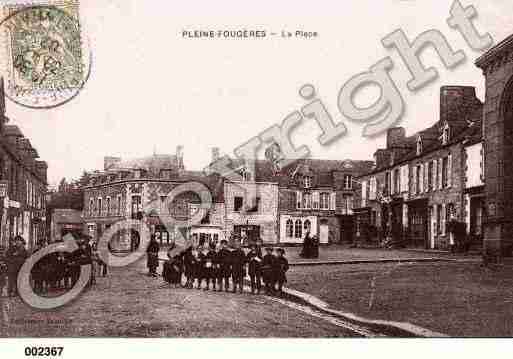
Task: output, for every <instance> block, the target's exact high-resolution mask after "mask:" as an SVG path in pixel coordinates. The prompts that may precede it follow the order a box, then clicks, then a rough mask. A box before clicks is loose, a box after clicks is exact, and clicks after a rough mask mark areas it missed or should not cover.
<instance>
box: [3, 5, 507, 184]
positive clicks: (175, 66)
mask: <svg viewBox="0 0 513 359" xmlns="http://www.w3.org/2000/svg"><path fill="white" fill-rule="evenodd" d="M10 2H12V1H10ZM1 3H6V1H1ZM451 3H452V1H447V0H445V1H442V0H436V1H434V0H409V1H407V0H403V1H399V0H381V1H375V0H358V1H336V2H335V1H327V0H320V1H315V2H314V1H303V0H301V1H298V0H295V1H288V0H287V1H276V0H275V1H271V0H260V1H258V2H242V1H227V0H220V1H215V2H213V1H187V2H185V1H156V0H152V1H150V0H110V1H109V0H103V1H87V2H86V1H82V2H81V6H80V21H81V26H82V31H83V36H85V37H87V39H88V43H89V46H90V48H91V52H92V68H91V75H90V77H89V79H88V81H87V83H86V84H85V86H84V88H83V89H82V91H81V92H80V93H79V95H78V96H77V97H76V98H75V99H73V100H72V101H71V102H69V103H66V104H64V105H62V106H59V107H57V108H54V109H50V110H42V109H35V110H34V109H28V108H25V107H21V106H19V105H17V104H14V103H12V102H9V101H8V102H7V115H8V117H9V118H10V119H11V124H16V125H18V126H19V127H20V128H21V129H22V131H23V132H24V133H25V135H26V136H27V137H28V138H30V140H31V142H32V145H33V146H34V147H36V149H37V150H38V152H39V155H40V157H41V159H43V160H45V161H47V162H48V164H49V169H48V171H49V172H48V175H49V181H50V183H56V182H58V181H59V180H60V179H61V178H62V177H66V178H68V179H71V178H78V177H79V176H80V174H81V173H82V171H83V170H88V171H90V170H95V169H100V170H101V169H102V168H103V157H104V156H120V157H123V158H130V157H140V156H147V155H151V154H152V153H153V152H154V151H156V152H157V153H174V152H175V149H176V146H178V145H182V146H184V161H185V166H186V167H187V169H191V170H198V169H202V168H203V167H205V166H206V165H207V163H208V161H209V160H210V158H211V148H212V147H219V148H220V149H221V152H222V153H225V154H232V153H233V150H234V149H235V148H236V147H238V146H239V145H241V144H243V143H245V142H247V141H248V140H249V139H251V138H252V137H253V136H257V135H258V134H259V133H260V132H262V131H263V130H265V129H266V128H268V127H270V126H272V125H274V124H279V123H281V121H282V120H283V119H284V118H285V117H286V116H287V115H288V114H290V113H292V112H294V111H297V110H299V109H300V108H301V107H302V106H304V105H305V104H306V102H305V100H303V99H302V98H301V97H299V95H298V90H299V88H300V87H301V86H302V85H303V84H306V83H311V84H313V85H314V86H315V88H316V90H317V93H318V95H319V98H320V99H321V100H322V101H323V103H324V104H325V105H326V107H327V108H328V110H329V111H330V113H331V114H332V116H333V119H334V121H336V122H340V121H342V122H344V123H345V124H346V126H347V127H348V133H347V134H346V135H344V136H343V137H341V138H340V139H338V140H336V141H334V142H333V143H332V144H330V145H329V146H321V145H320V144H319V143H318V142H317V137H318V136H319V135H320V133H321V131H320V129H319V127H318V126H317V125H316V123H315V122H313V121H312V120H307V121H304V122H303V123H302V124H301V126H299V127H298V128H297V129H296V130H295V131H294V132H293V134H292V141H293V142H294V143H295V144H296V146H300V145H303V144H305V145H307V146H308V147H309V148H310V150H311V152H312V157H315V158H326V159H340V160H342V159H361V160H369V159H372V154H373V153H374V151H375V150H376V149H377V148H378V147H381V146H384V144H385V138H384V136H378V137H376V138H372V139H369V138H364V137H362V135H361V131H362V129H363V124H362V123H355V122H350V121H348V120H347V119H345V118H343V116H342V115H341V113H340V112H339V111H338V109H337V96H338V93H339V90H340V88H341V87H342V86H343V85H344V83H345V82H346V81H347V80H348V79H350V78H351V77H353V76H354V75H356V74H358V73H360V72H363V71H367V70H368V69H369V67H370V66H372V65H373V64H375V63H376V62H378V61H380V60H381V59H382V58H384V57H386V56H390V57H391V58H392V60H393V61H394V63H395V67H394V69H393V70H392V73H391V74H392V77H393V79H394V81H395V83H396V85H397V87H398V89H399V90H400V92H401V94H402V97H403V99H404V102H405V105H406V112H405V114H404V116H403V118H402V120H401V122H400V123H399V124H398V125H400V126H403V127H405V128H406V131H407V134H412V133H414V132H415V131H418V130H421V129H423V128H425V127H427V126H430V125H431V124H433V123H434V122H435V121H437V120H438V116H439V108H438V103H439V88H440V86H443V85H469V86H475V87H476V88H477V93H478V96H479V97H480V98H481V99H483V98H484V78H483V76H482V74H481V70H480V69H478V68H477V67H475V65H474V60H475V59H476V58H477V57H478V56H479V55H480V53H478V52H474V51H472V50H471V49H470V48H469V47H468V45H467V44H466V43H465V41H464V40H463V38H462V36H461V35H460V34H459V32H457V31H455V30H452V29H450V28H449V27H448V25H447V24H446V20H447V18H448V17H449V16H450V14H449V10H450V6H451ZM462 4H463V5H464V6H468V5H474V6H475V8H476V10H477V12H478V17H477V18H476V19H475V21H474V23H475V25H476V27H477V29H478V30H479V31H480V32H481V33H485V32H488V33H490V35H491V36H492V38H493V39H494V40H495V42H496V43H497V42H499V41H500V40H502V39H504V38H505V37H507V36H508V35H510V34H513V21H512V15H511V14H513V2H511V1H503V0H470V1H469V0H464V1H462ZM398 28H401V29H402V30H403V31H404V32H405V33H406V35H407V36H408V37H409V38H410V39H411V40H412V39H413V38H415V37H416V36H417V35H418V34H420V33H422V32H424V31H426V30H429V29H437V30H439V31H441V32H442V33H443V34H444V35H445V36H446V38H447V39H448V40H449V42H450V44H451V46H452V47H453V49H455V50H459V49H461V50H463V51H464V53H465V54H466V57H467V61H466V62H465V63H463V64H461V65H459V66H457V67H456V68H454V69H451V70H447V69H445V68H444V66H443V64H442V62H441V61H440V60H439V59H438V57H437V56H436V55H435V52H434V51H433V50H431V49H426V50H425V51H424V52H423V53H422V56H421V58H422V59H423V61H424V62H425V64H426V65H428V66H435V67H436V68H437V70H438V72H439V79H438V80H436V81H434V82H432V83H431V84H429V85H428V86H426V87H425V88H423V89H422V90H420V91H417V92H410V91H409V90H408V89H407V87H406V82H407V81H408V80H409V78H410V76H409V73H408V71H407V69H406V67H405V66H404V64H403V63H402V61H401V59H400V57H399V55H398V54H397V53H396V52H394V51H393V50H388V49H385V48H384V47H383V46H382V45H381V39H382V38H383V37H385V36H386V35H388V34H389V33H391V32H392V31H394V30H396V29H398ZM220 29H223V30H224V29H228V30H231V29H248V30H251V29H255V30H267V31H273V32H276V33H281V31H282V30H286V31H296V30H304V31H315V32H317V33H318V34H319V36H318V37H316V38H314V39H301V38H292V39H285V38H281V37H279V36H277V37H273V38H267V39H263V40H262V39H245V40H237V39H228V40H227V39H188V38H183V37H182V31H183V30H220ZM377 96H379V91H378V90H377V89H376V88H366V89H364V90H363V91H361V92H360V93H359V94H358V96H357V97H356V98H355V101H356V102H357V103H358V104H361V105H364V104H366V103H367V104H370V103H372V102H373V101H374V100H375V99H377Z"/></svg>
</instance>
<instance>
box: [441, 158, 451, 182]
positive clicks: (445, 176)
mask: <svg viewBox="0 0 513 359" xmlns="http://www.w3.org/2000/svg"><path fill="white" fill-rule="evenodd" d="M448 171H449V157H444V158H443V159H442V188H447V187H448V180H447V179H448V178H449V173H448Z"/></svg>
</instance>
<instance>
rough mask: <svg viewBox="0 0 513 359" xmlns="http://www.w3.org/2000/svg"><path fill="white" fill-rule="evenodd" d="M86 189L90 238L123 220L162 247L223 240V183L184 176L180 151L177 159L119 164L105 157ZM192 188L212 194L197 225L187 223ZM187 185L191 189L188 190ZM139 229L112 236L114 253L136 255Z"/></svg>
mask: <svg viewBox="0 0 513 359" xmlns="http://www.w3.org/2000/svg"><path fill="white" fill-rule="evenodd" d="M89 175H90V181H89V183H88V184H87V185H86V186H85V187H84V188H83V190H84V213H83V217H84V221H85V225H86V227H87V231H88V233H89V234H90V235H91V236H92V237H93V238H94V239H95V240H99V239H100V238H102V235H103V234H104V233H105V231H106V230H108V229H110V228H111V226H113V225H114V224H115V223H117V222H121V221H123V220H131V219H134V220H138V221H140V225H141V226H146V227H147V228H148V229H149V231H150V234H152V235H154V236H155V237H156V238H157V240H158V241H160V242H161V243H170V242H171V241H172V240H174V239H176V238H178V236H179V235H182V236H191V237H194V238H197V239H198V240H199V239H200V238H201V239H202V240H204V238H206V237H208V236H213V235H217V236H221V235H222V233H223V231H222V228H224V223H223V222H222V220H223V218H224V205H223V200H222V182H220V181H219V180H218V177H216V176H202V175H201V174H200V173H196V172H191V171H186V170H185V167H184V164H183V151H182V148H181V147H180V146H179V147H178V148H177V152H176V154H175V155H157V154H154V155H152V156H149V157H144V158H137V159H131V160H125V161H123V160H122V159H121V158H116V157H105V160H104V169H103V171H96V172H93V173H90V174H89ZM191 183H199V184H200V185H201V186H202V187H201V188H202V189H205V190H207V191H208V192H210V193H212V201H213V204H212V207H211V208H210V210H209V211H208V213H206V214H205V215H204V216H202V218H200V220H198V221H197V222H191V218H192V217H193V216H194V214H195V213H196V212H195V211H196V210H198V207H199V204H200V194H198V193H197V192H201V190H202V189H201V190H200V191H196V192H195V190H194V189H192V190H190V188H191V187H190V184H191ZM187 186H189V187H187ZM139 230H140V228H139V227H137V228H130V229H128V228H126V229H125V230H120V231H117V232H116V233H112V237H110V236H109V238H112V240H111V242H110V244H111V247H112V248H113V249H114V250H119V251H129V250H134V249H135V248H136V247H137V246H138V243H139V241H140V238H139V233H141V232H140V231H139Z"/></svg>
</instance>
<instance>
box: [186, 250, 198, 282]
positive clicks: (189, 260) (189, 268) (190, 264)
mask: <svg viewBox="0 0 513 359" xmlns="http://www.w3.org/2000/svg"><path fill="white" fill-rule="evenodd" d="M192 249H193V248H192V246H191V247H189V248H187V249H186V250H185V252H184V254H183V265H184V269H185V277H186V279H187V282H186V283H185V287H186V288H192V285H193V282H194V267H195V264H196V263H195V262H196V259H195V258H194V255H193V254H192Z"/></svg>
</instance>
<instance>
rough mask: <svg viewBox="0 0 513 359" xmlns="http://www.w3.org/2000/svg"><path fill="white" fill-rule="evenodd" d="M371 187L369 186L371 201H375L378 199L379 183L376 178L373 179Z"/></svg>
mask: <svg viewBox="0 0 513 359" xmlns="http://www.w3.org/2000/svg"><path fill="white" fill-rule="evenodd" d="M369 182H370V185H369V199H370V200H375V199H376V193H377V190H378V181H377V180H376V177H371V179H370V181H369Z"/></svg>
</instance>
